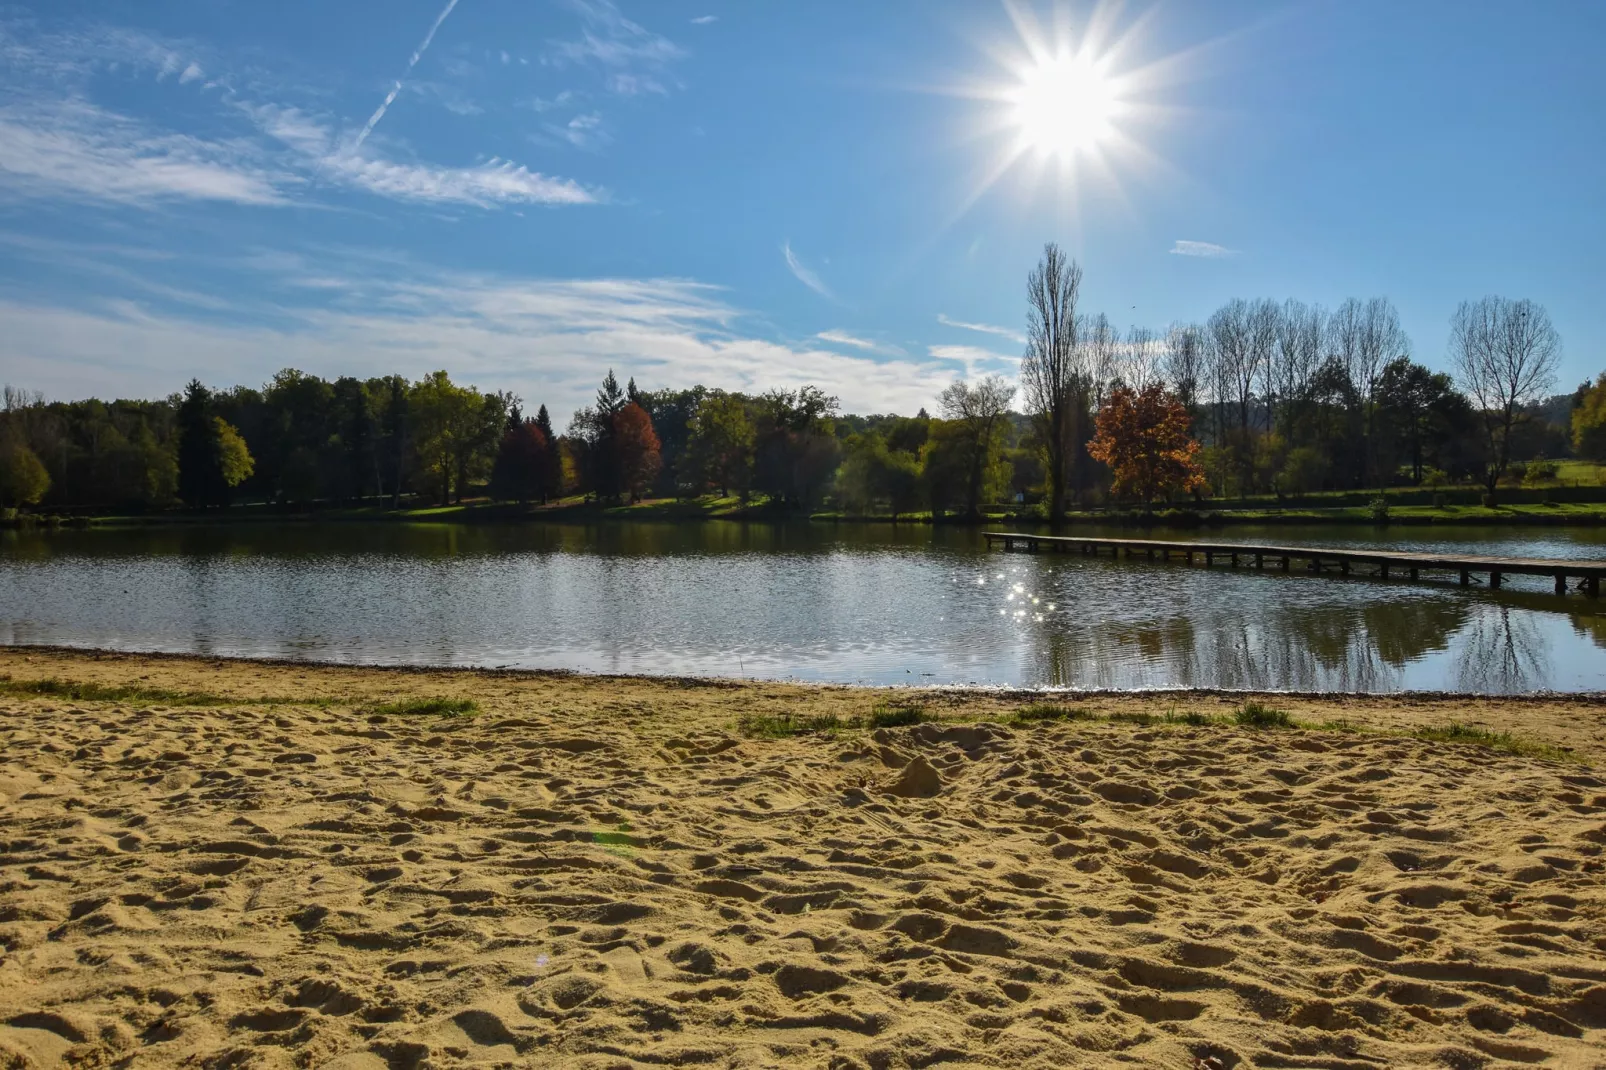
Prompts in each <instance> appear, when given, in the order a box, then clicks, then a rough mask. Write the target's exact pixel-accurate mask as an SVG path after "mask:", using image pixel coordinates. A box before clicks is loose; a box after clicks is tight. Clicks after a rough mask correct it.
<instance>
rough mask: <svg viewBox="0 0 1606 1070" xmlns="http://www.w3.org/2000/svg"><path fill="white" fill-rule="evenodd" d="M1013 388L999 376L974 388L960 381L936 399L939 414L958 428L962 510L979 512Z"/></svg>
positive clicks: (979, 381) (1012, 394) (970, 512)
mask: <svg viewBox="0 0 1606 1070" xmlns="http://www.w3.org/2000/svg"><path fill="white" fill-rule="evenodd" d="M1014 396H1015V388H1014V387H1012V386H1010V385H1009V384H1007V383H1006V382H1004V379H1003V377H1002V376H998V375H989V376H987V377H986V378H983V379H980V380H978V381H977V382H976V383H975V384H974V385H971V384H969V383H966V382H964V381H963V380H960V381H958V382H955V383H954V384H953V385H951V386H949V387H948V388H947V389H946V390H944V391H943V392H942V394H941V396H940V397H939V399H938V400H939V402H940V403H941V405H942V414H943V415H944V416H946V417H947V418H948V419H949V420H951V421H953V422H954V423H955V425H956V426H957V427H958V429H959V433H960V436H961V441H962V443H963V450H964V454H965V469H966V476H965V511H966V512H967V513H968V514H969V515H971V516H978V515H980V513H981V497H982V490H983V486H984V483H985V480H986V475H987V471H988V468H989V466H990V465H991V463H992V457H993V454H994V452H995V451H996V450H997V449H998V446H999V441H998V440H999V438H1000V437H1001V432H1002V431H1003V429H1004V426H1005V420H1006V419H1007V418H1008V416H1009V402H1010V399H1011V398H1013V397H1014Z"/></svg>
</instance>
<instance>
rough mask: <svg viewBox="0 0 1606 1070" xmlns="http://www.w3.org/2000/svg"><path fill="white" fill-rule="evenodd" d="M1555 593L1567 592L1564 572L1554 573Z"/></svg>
mask: <svg viewBox="0 0 1606 1070" xmlns="http://www.w3.org/2000/svg"><path fill="white" fill-rule="evenodd" d="M1556 593H1557V594H1566V593H1567V574H1566V573H1565V572H1558V573H1556Z"/></svg>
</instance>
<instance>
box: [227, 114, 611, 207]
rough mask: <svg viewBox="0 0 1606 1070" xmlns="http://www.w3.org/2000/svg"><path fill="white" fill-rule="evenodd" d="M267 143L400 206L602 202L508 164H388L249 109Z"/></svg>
mask: <svg viewBox="0 0 1606 1070" xmlns="http://www.w3.org/2000/svg"><path fill="white" fill-rule="evenodd" d="M241 107H242V109H243V110H244V111H245V112H246V113H247V114H248V115H250V116H251V117H252V118H253V119H254V120H255V121H256V123H257V125H258V126H259V128H260V129H261V130H262V131H263V132H264V133H266V134H267V135H268V136H269V137H272V138H274V139H275V140H277V141H279V142H281V143H282V144H284V145H286V146H288V147H289V148H291V149H293V150H295V152H296V153H298V154H299V155H300V156H301V157H302V163H303V166H305V167H307V168H309V169H310V170H311V172H312V174H313V176H314V177H316V178H317V179H320V180H323V181H327V182H333V183H336V184H338V185H343V186H348V187H352V188H355V189H360V190H363V191H365V192H368V193H373V194H377V195H379V196H382V197H390V198H393V199H396V200H403V201H417V202H425V203H433V204H460V205H472V206H474V207H479V208H490V207H494V206H497V205H503V204H552V205H564V204H571V205H572V204H595V203H598V202H599V201H600V200H602V199H603V195H602V194H601V193H600V192H599V191H597V190H591V189H587V188H586V187H584V186H581V185H580V184H579V183H577V182H574V181H573V180H571V179H566V178H553V177H551V176H549V175H543V174H541V173H539V172H537V171H531V170H530V169H529V168H527V167H524V166H523V165H521V164H516V163H513V162H511V161H508V160H502V159H496V158H493V159H491V160H488V161H486V162H485V163H483V164H481V165H479V166H477V167H441V166H436V165H433V164H424V163H403V162H398V161H395V160H389V159H386V158H384V157H382V156H379V155H377V154H375V153H373V152H372V151H371V150H370V149H364V150H362V151H357V150H355V149H353V148H349V147H347V146H345V145H342V144H340V143H339V142H338V140H337V139H336V137H335V134H334V131H333V129H332V128H331V127H330V125H329V124H328V123H327V122H325V121H323V120H321V119H319V118H317V117H316V116H312V115H308V114H307V113H306V112H303V111H300V110H298V109H295V108H281V107H278V106H275V105H261V106H254V107H253V106H247V105H242V106H241Z"/></svg>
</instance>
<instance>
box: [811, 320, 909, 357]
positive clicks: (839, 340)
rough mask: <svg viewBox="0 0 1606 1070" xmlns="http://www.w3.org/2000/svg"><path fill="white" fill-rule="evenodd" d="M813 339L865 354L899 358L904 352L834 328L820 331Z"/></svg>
mask: <svg viewBox="0 0 1606 1070" xmlns="http://www.w3.org/2000/svg"><path fill="white" fill-rule="evenodd" d="M814 337H816V338H818V339H819V340H820V341H822V342H831V343H834V344H835V345H839V346H851V347H852V348H854V349H862V350H864V351H865V352H866V353H886V354H891V355H896V356H901V355H903V352H904V351H903V350H902V349H900V348H899V347H897V346H895V345H888V344H886V343H885V342H873V341H871V340H870V339H868V338H860V337H859V336H858V335H853V334H849V333H848V332H847V331H840V330H837V329H836V328H834V327H833V328H832V329H831V330H829V331H821V332H820V333H819V334H816V335H815V336H814Z"/></svg>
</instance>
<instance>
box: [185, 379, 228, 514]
mask: <svg viewBox="0 0 1606 1070" xmlns="http://www.w3.org/2000/svg"><path fill="white" fill-rule="evenodd" d="M178 493H179V497H180V498H182V499H183V500H184V504H185V505H188V506H189V507H190V508H192V509H206V508H210V507H212V506H222V505H227V504H228V500H229V482H228V480H227V479H226V478H225V477H224V474H223V447H222V434H221V432H220V431H219V424H218V420H217V418H216V417H215V416H214V415H213V414H212V392H211V391H210V390H208V389H207V388H206V387H204V386H202V385H201V381H200V380H199V379H191V380H190V381H189V384H188V385H187V386H185V388H184V399H183V401H182V402H180V403H179V407H178Z"/></svg>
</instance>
